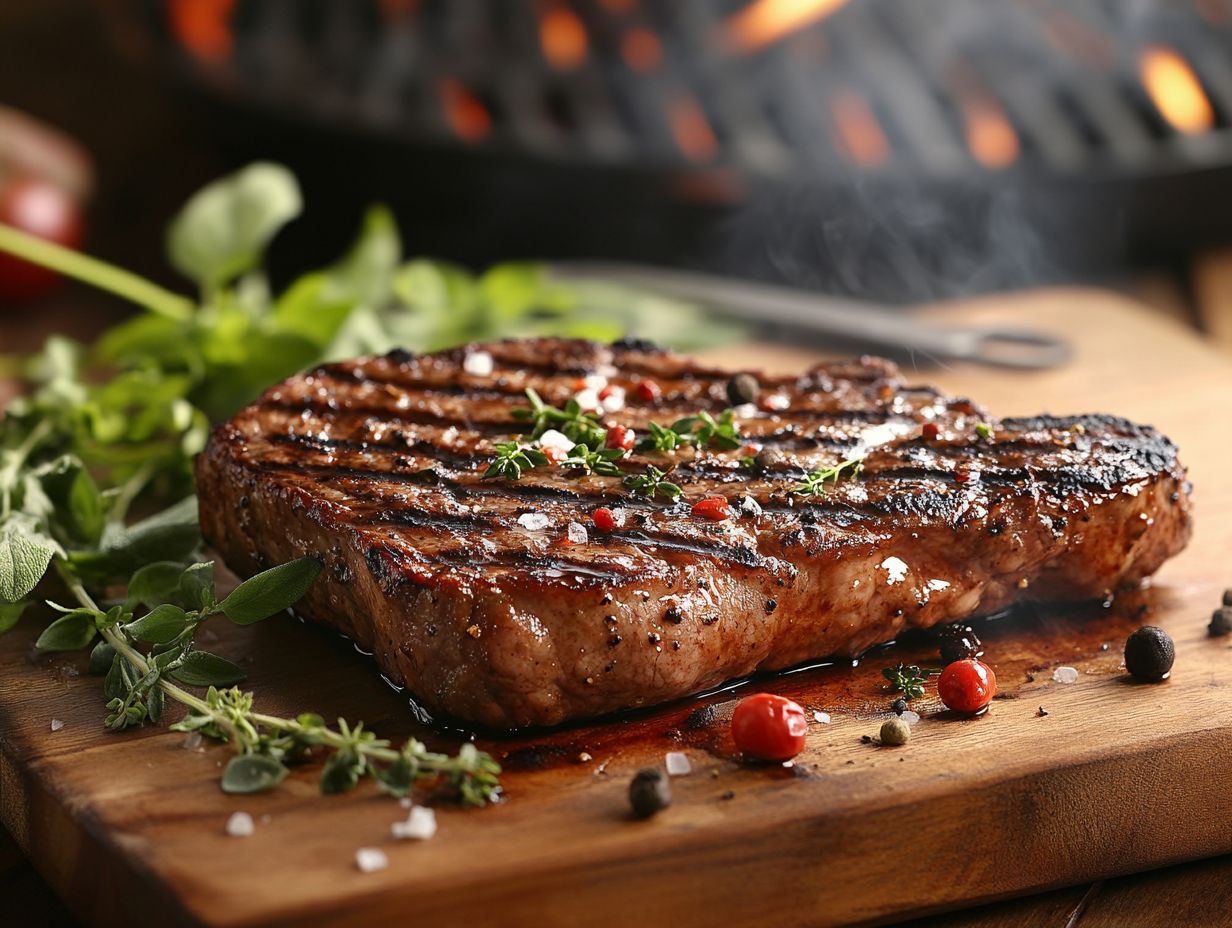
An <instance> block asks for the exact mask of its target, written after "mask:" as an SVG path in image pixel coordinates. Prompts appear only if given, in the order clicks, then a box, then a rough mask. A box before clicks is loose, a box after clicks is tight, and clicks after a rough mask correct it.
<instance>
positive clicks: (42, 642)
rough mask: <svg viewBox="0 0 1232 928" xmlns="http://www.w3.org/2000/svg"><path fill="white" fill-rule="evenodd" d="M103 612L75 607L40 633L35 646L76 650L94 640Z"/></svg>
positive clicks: (54, 649)
mask: <svg viewBox="0 0 1232 928" xmlns="http://www.w3.org/2000/svg"><path fill="white" fill-rule="evenodd" d="M103 617H104V616H103V613H101V612H97V611H95V610H93V609H74V610H73V611H72V612H68V613H65V614H64V615H62V616H60V618H58V619H56V620H55V621H54V622H52V623H51V624H50V625H48V626H47V627H46V628H45V629H43V634H41V635H39V637H38V641H36V642H34V646H35V647H36V648H38V649H39V650H41V651H76V650H77V649H78V648H84V647H85V646H86V645H88V644H89V643H90V642H91V641H93V640H94V636H95V634H97V632H98V624H97V623H98V620H99V619H102V618H103Z"/></svg>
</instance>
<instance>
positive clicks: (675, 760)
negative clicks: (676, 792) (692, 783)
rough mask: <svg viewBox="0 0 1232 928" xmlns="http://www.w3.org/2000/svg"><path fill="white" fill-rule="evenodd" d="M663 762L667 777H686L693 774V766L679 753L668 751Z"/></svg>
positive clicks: (685, 756) (684, 755)
mask: <svg viewBox="0 0 1232 928" xmlns="http://www.w3.org/2000/svg"><path fill="white" fill-rule="evenodd" d="M663 762H664V763H665V764H666V765H667V775H668V776H669V777H687V776H688V775H689V774H690V773H692V772H693V765H692V764H691V763H690V762H689V758H688V756H687V755H686V754H683V753H682V752H680V751H668V752H667V755H666V756H665V757H664V758H663Z"/></svg>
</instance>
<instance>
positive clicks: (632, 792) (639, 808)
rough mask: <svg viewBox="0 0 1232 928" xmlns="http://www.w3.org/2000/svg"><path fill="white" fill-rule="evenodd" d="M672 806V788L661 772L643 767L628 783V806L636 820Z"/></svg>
mask: <svg viewBox="0 0 1232 928" xmlns="http://www.w3.org/2000/svg"><path fill="white" fill-rule="evenodd" d="M671 804H672V788H671V786H670V785H669V784H668V782H667V777H666V776H664V775H663V772H662V771H661V770H656V769H655V768H654V767H643V768H642V769H641V770H639V771H638V772H637V773H636V774H634V776H633V779H632V781H631V782H630V783H629V805H631V806H632V807H633V814H634V815H635V816H636V817H637V818H650V816H652V815H654V814H655V813H656V812H658V811H659V810H660V809H666V808H667V807H668V806H670V805H671Z"/></svg>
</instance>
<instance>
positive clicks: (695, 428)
mask: <svg viewBox="0 0 1232 928" xmlns="http://www.w3.org/2000/svg"><path fill="white" fill-rule="evenodd" d="M648 432H649V434H648V435H647V436H646V437H645V438H643V439H642V440H641V441H640V442H639V443H638V446H637V447H638V450H639V451H675V450H676V449H677V448H679V447H681V446H682V445H696V446H697V447H699V448H705V447H710V446H713V447H715V448H720V449H723V450H729V451H730V450H731V449H733V448H739V447H740V430H739V426H738V425H737V424H736V414H735V410H732V409H725V410H723V412H721V413H720V414H719V418H718V419H717V420H716V419H715V418H714V416H712V415H710V413H708V412H707V411H706V410H704V409H703V410H702V411H701V412H699V413H697V414H696V415H692V416H685V417H684V418H683V419H677V420H676V421H675V422H673V423H672V424H671V425H670V426H664V425H660V424H659V423H657V422H651V423H650V424H649V426H648Z"/></svg>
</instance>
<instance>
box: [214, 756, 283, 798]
mask: <svg viewBox="0 0 1232 928" xmlns="http://www.w3.org/2000/svg"><path fill="white" fill-rule="evenodd" d="M288 773H290V771H289V770H288V769H287V768H286V766H285V765H283V764H282V763H281V762H279V761H277V760H275V759H274V758H272V757H268V756H266V755H265V754H240V755H238V756H236V757H233V758H231V760H230V762H228V764H227V769H225V770H224V771H223V772H222V791H223V792H224V793H232V794H237V795H244V794H247V793H263V792H265V791H266V790H270V789H273V788H274V787H275V786H277V785H278V784H279V783H281V782H282V781H283V779H284V778H285V777H286V775H287V774H288Z"/></svg>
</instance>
